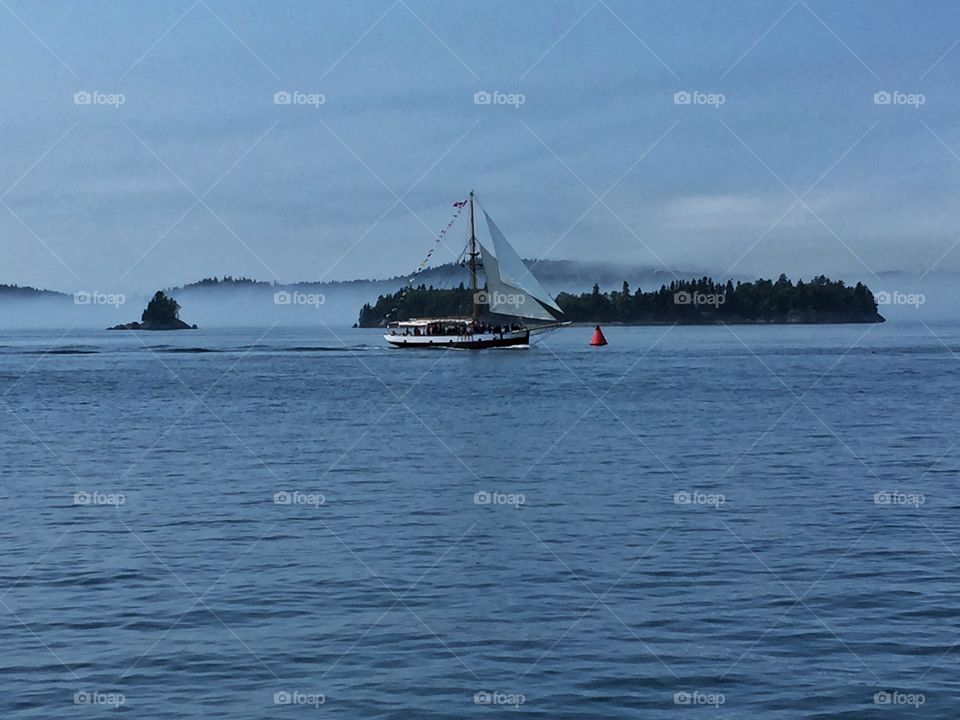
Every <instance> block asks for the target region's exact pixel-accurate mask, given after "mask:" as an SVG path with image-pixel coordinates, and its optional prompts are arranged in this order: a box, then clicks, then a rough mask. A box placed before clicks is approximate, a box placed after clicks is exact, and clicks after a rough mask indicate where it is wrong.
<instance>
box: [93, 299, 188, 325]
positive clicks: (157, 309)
mask: <svg viewBox="0 0 960 720" xmlns="http://www.w3.org/2000/svg"><path fill="white" fill-rule="evenodd" d="M196 329H197V326H196V325H190V324H189V323H186V322H184V321H183V320H181V319H180V303H178V302H177V301H176V300H174V299H173V298H172V297H167V295H166V293H164V292H162V291H159V290H158V291H157V293H156V294H155V295H154V296H153V299H152V300H150V302H149V303H147V307H146V309H145V310H144V311H143V314H142V315H141V316H140V322H129V323H123V324H121V325H114V326H113V327H110V328H107V330H196Z"/></svg>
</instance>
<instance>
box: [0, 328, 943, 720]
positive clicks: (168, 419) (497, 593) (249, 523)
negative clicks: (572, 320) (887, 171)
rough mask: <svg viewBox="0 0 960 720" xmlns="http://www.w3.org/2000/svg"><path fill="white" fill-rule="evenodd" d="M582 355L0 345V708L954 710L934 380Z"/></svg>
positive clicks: (926, 334)
mask: <svg viewBox="0 0 960 720" xmlns="http://www.w3.org/2000/svg"><path fill="white" fill-rule="evenodd" d="M932 329H933V331H934V332H936V334H937V335H939V336H940V337H941V338H942V339H943V341H944V342H945V343H946V345H947V346H949V348H952V349H953V350H954V351H957V352H960V327H954V326H947V327H945V326H933V328H932ZM590 332H591V331H590V329H587V328H575V329H568V330H565V331H562V332H560V333H557V334H554V335H552V336H551V337H550V338H549V339H548V340H547V341H546V342H545V343H543V344H542V345H540V346H539V347H535V348H533V349H531V350H529V351H522V350H505V351H488V352H483V353H470V352H457V351H452V352H439V351H436V352H430V351H423V352H419V351H400V350H389V349H386V348H384V347H381V340H380V337H379V334H378V333H376V332H371V331H362V330H342V331H340V330H338V331H337V335H339V338H337V337H334V336H333V335H332V334H331V333H329V332H319V331H307V330H288V329H281V328H274V329H272V330H270V331H267V330H266V329H265V328H264V329H258V330H253V329H251V330H233V331H206V330H202V331H198V332H191V333H182V334H172V335H168V334H145V335H142V336H140V339H138V337H137V336H136V335H132V334H108V333H101V332H98V333H78V332H74V333H71V334H69V335H68V336H66V337H62V338H59V339H58V335H59V334H58V333H52V332H44V333H28V332H18V333H11V332H6V333H3V334H2V335H0V393H3V404H2V406H0V409H2V410H3V411H4V412H3V413H2V414H0V417H2V423H3V425H2V432H0V447H2V457H3V459H4V462H3V465H2V470H0V472H2V474H3V482H2V484H0V499H2V501H3V506H4V508H5V510H6V511H5V513H4V522H3V523H2V525H0V596H2V597H0V603H2V604H0V648H2V653H0V691H2V692H0V716H3V717H23V718H54V717H104V716H110V714H111V713H112V714H115V715H126V716H130V717H137V718H167V717H169V718H176V717H183V718H200V717H205V718H213V717H216V718H221V717H222V718H234V719H237V718H294V717H311V718H312V717H324V716H330V717H342V718H359V717H383V718H463V717H491V716H493V715H496V714H497V713H504V714H509V713H522V714H525V715H529V716H534V717H542V718H558V717H564V718H622V717H629V718H684V717H697V718H706V717H710V718H719V717H727V718H761V717H763V718H771V717H777V718H809V717H822V718H826V717H830V718H837V717H845V718H872V717H937V718H952V717H956V716H957V713H958V710H957V707H958V693H960V674H958V669H960V668H958V665H960V648H957V649H954V648H953V646H954V643H955V642H957V641H958V638H960V621H958V613H960V593H958V582H957V566H958V562H960V514H958V495H957V485H958V483H957V480H958V470H960V461H958V458H960V448H957V447H955V445H956V444H957V442H958V438H960V434H958V432H960V418H958V412H957V398H958V397H960V362H958V359H957V357H955V356H954V355H953V354H952V353H951V352H950V350H948V349H947V347H945V345H944V344H941V342H940V341H939V340H938V339H937V338H935V337H934V336H933V335H932V334H931V332H930V331H929V330H928V329H927V328H925V327H923V326H920V325H917V326H914V325H902V324H901V325H897V324H895V323H888V324H887V325H884V326H878V327H874V328H868V327H865V326H849V327H817V328H812V327H789V328H785V327H762V328H759V327H740V328H734V329H733V331H731V330H728V329H725V328H674V329H667V328H607V336H608V339H609V340H610V343H611V344H610V346H608V347H607V348H604V349H600V350H597V349H591V348H589V347H587V345H586V343H587V340H588V339H589V336H590ZM734 333H735V334H734ZM865 333H866V334H865ZM341 340H342V342H341ZM343 343H345V344H346V345H347V346H348V347H349V349H344V344H343ZM51 347H53V350H52V352H49V353H46V354H44V353H45V351H48V350H50V348H51ZM478 493H481V494H480V495H477V494H478ZM877 493H881V494H880V495H877ZM878 692H881V693H883V692H885V693H889V694H888V695H880V696H876V700H875V694H876V693H878ZM278 693H279V695H278ZM477 693H489V694H480V695H477ZM321 701H323V702H322V704H321ZM885 701H889V702H885ZM921 702H922V704H921ZM111 705H117V706H118V707H112V706H111ZM105 714H106V715H105ZM491 714H493V715H491ZM504 716H507V715H504Z"/></svg>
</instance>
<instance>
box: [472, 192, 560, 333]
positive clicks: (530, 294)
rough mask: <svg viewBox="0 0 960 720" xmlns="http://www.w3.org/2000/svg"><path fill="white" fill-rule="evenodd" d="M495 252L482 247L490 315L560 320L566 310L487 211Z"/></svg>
mask: <svg viewBox="0 0 960 720" xmlns="http://www.w3.org/2000/svg"><path fill="white" fill-rule="evenodd" d="M483 215H484V217H486V219H487V227H488V228H489V230H490V237H491V239H492V241H493V250H492V252H491V248H490V247H488V246H486V245H485V244H484V243H478V245H479V246H480V255H481V258H482V260H483V270H484V274H485V275H486V276H487V300H488V302H489V305H490V312H492V313H498V314H502V315H512V316H514V317H522V318H529V319H532V320H548V321H551V320H557V319H558V318H560V317H561V316H562V315H563V311H562V310H561V309H560V307H559V306H558V305H557V303H556V302H555V301H554V299H553V298H552V297H551V296H550V293H548V292H547V291H546V289H545V288H544V287H543V285H541V284H540V281H539V280H537V278H536V277H534V275H533V273H532V272H530V269H529V268H528V267H527V266H526V264H525V263H524V262H523V260H522V259H521V258H520V256H519V255H518V254H517V251H516V250H514V249H513V246H511V245H510V243H509V242H507V239H506V237H504V235H503V233H502V232H501V231H500V228H498V227H497V224H496V223H495V222H494V221H493V219H492V218H491V217H490V215H489V214H487V211H486V210H484V211H483Z"/></svg>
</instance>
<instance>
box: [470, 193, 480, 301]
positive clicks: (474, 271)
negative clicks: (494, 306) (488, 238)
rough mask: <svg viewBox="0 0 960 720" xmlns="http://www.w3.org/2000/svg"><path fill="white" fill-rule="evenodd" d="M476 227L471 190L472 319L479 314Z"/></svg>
mask: <svg viewBox="0 0 960 720" xmlns="http://www.w3.org/2000/svg"><path fill="white" fill-rule="evenodd" d="M477 254H478V253H477V227H476V224H475V221H474V218H473V190H471V191H470V292H471V294H472V303H473V319H474V320H476V319H477V318H478V317H479V315H480V312H479V310H478V308H477Z"/></svg>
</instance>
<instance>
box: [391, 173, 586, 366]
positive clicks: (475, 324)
mask: <svg viewBox="0 0 960 720" xmlns="http://www.w3.org/2000/svg"><path fill="white" fill-rule="evenodd" d="M469 203H470V242H469V245H468V252H467V255H468V267H469V269H470V290H471V298H472V300H471V302H472V308H473V309H472V312H471V314H470V315H469V316H465V317H429V318H410V319H409V320H399V321H394V322H391V323H389V324H388V325H387V330H388V332H387V333H386V334H385V335H384V336H383V337H384V339H385V340H386V341H387V342H388V343H390V344H391V345H393V346H394V347H400V348H421V349H423V348H458V349H463V350H482V349H484V348H502V347H529V345H530V336H531V334H532V333H536V332H541V331H544V330H548V329H554V328H556V327H558V326H561V325H569V322H566V321H565V320H564V314H563V311H562V310H561V309H560V307H559V306H558V305H557V301H556V300H555V299H554V298H553V297H552V296H551V295H550V293H549V292H547V290H546V289H545V288H544V287H543V285H541V284H540V281H539V280H537V278H536V277H535V276H534V275H533V273H532V272H531V271H530V268H529V267H527V265H526V263H524V262H523V260H522V259H521V258H520V256H519V255H518V254H517V251H516V250H514V249H513V246H512V245H510V243H509V242H507V238H506V237H505V236H504V234H503V233H502V232H501V231H500V228H499V227H497V224H496V223H495V222H494V221H493V218H491V217H490V215H489V214H488V213H487V211H486V210H485V209H483V208H481V211H482V212H483V217H484V219H485V221H486V225H487V229H488V230H489V240H487V241H486V242H485V243H482V242H480V241H479V240H478V239H477V224H476V216H475V206H476V205H479V203H478V202H477V201H476V199H475V197H474V194H473V192H471V193H470V199H469ZM481 269H482V271H483V274H484V276H485V277H486V287H485V288H484V289H482V290H481V289H480V287H479V285H478V280H477V274H478V270H481Z"/></svg>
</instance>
